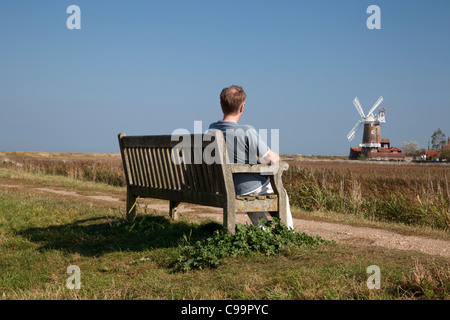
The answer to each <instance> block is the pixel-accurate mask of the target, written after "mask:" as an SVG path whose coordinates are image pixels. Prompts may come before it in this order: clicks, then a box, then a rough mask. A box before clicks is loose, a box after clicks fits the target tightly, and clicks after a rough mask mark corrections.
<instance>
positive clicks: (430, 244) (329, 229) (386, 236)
mask: <svg viewBox="0 0 450 320" xmlns="http://www.w3.org/2000/svg"><path fill="white" fill-rule="evenodd" d="M0 187H7V188H13V187H15V186H14V185H4V184H3V185H2V184H0ZM17 187H18V186H17ZM21 187H23V186H21ZM33 189H35V190H38V191H41V192H51V193H56V194H61V195H66V196H74V197H85V198H91V199H96V200H103V201H114V202H118V201H120V199H117V198H114V197H111V196H108V195H95V196H84V195H80V194H78V193H76V192H74V191H68V190H59V189H51V188H33ZM145 206H146V207H147V208H149V209H154V210H157V211H168V209H169V208H168V204H164V203H146V204H145ZM196 207H198V208H199V209H200V210H198V211H199V212H200V213H196V216H200V217H202V218H205V219H211V220H214V221H218V222H221V221H222V210H221V209H218V208H210V207H199V206H194V205H181V206H180V212H181V214H183V213H184V214H191V213H193V212H196V211H197V210H196ZM205 209H206V210H205ZM205 211H207V212H206V213H205ZM201 212H203V213H201ZM236 222H237V223H243V224H245V223H250V220H249V218H248V217H247V215H246V214H238V215H237V216H236ZM294 229H295V230H296V231H302V232H305V233H307V234H310V235H319V236H321V237H322V238H324V239H327V240H334V241H336V242H341V243H354V244H361V245H369V246H381V247H386V248H390V249H401V250H414V251H420V252H423V253H427V254H433V255H441V256H445V257H450V241H445V240H438V239H430V238H425V237H418V236H405V235H401V234H398V233H395V232H392V231H386V230H381V229H375V228H368V227H355V226H350V225H345V224H339V223H330V222H320V221H310V220H304V219H296V218H294Z"/></svg>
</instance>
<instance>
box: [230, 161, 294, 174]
mask: <svg viewBox="0 0 450 320" xmlns="http://www.w3.org/2000/svg"><path fill="white" fill-rule="evenodd" d="M230 168H231V172H232V173H259V174H261V175H266V176H271V175H275V174H277V172H279V171H280V170H281V171H286V170H287V169H288V168H289V165H288V164H287V163H286V162H278V163H275V164H272V165H267V164H254V165H251V164H230Z"/></svg>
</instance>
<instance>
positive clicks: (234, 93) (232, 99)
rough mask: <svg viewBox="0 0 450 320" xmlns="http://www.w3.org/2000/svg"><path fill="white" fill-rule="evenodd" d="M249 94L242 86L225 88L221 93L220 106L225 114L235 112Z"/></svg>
mask: <svg viewBox="0 0 450 320" xmlns="http://www.w3.org/2000/svg"><path fill="white" fill-rule="evenodd" d="M246 98H247V95H246V94H245V92H244V89H242V87H240V86H234V85H233V86H231V87H228V88H224V89H223V90H222V92H221V93H220V106H221V107H222V111H223V113H224V114H235V113H238V112H239V108H240V107H241V105H242V104H243V103H244V102H245V99H246Z"/></svg>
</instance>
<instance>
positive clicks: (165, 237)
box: [16, 215, 222, 256]
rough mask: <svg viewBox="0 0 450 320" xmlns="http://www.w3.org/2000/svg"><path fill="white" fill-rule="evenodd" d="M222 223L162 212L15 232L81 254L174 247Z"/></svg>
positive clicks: (209, 232) (44, 247) (206, 234)
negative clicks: (182, 218)
mask: <svg viewBox="0 0 450 320" xmlns="http://www.w3.org/2000/svg"><path fill="white" fill-rule="evenodd" d="M221 228H222V225H221V224H218V223H216V222H209V223H203V224H193V223H188V222H184V221H171V220H169V219H168V218H165V217H161V216H150V215H146V216H139V217H137V218H136V220H135V221H133V222H128V221H126V220H124V219H120V218H111V217H100V218H91V219H85V220H78V221H75V222H73V223H69V224H64V225H54V226H49V227H43V228H28V229H25V230H22V231H19V232H17V233H16V234H18V235H20V236H22V237H25V238H27V239H28V240H30V241H32V242H35V243H39V244H41V246H40V247H39V249H40V250H42V251H43V250H63V251H66V252H76V253H79V254H81V255H83V256H100V255H102V254H105V253H108V252H115V251H142V250H145V249H154V248H171V247H177V246H178V245H179V244H180V242H181V241H182V240H183V239H184V237H187V238H188V239H190V241H196V240H201V239H205V238H207V237H210V236H211V235H212V234H213V232H214V231H215V230H218V229H221Z"/></svg>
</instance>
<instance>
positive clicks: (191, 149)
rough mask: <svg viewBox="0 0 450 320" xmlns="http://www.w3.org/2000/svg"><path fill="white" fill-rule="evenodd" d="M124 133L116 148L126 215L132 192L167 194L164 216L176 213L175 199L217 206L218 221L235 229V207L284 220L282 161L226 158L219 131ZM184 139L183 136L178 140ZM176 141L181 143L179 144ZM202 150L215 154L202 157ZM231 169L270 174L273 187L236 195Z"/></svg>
mask: <svg viewBox="0 0 450 320" xmlns="http://www.w3.org/2000/svg"><path fill="white" fill-rule="evenodd" d="M179 138H182V139H183V140H179V139H178V140H177V139H174V140H176V141H172V136H170V135H161V136H127V135H125V134H123V133H121V134H119V145H120V152H121V155H122V161H123V167H124V172H125V178H126V183H127V205H126V207H127V219H129V220H132V219H134V217H135V215H136V201H137V199H138V198H157V199H164V200H169V203H170V204H169V212H170V217H171V218H173V219H177V218H178V209H177V207H178V205H179V204H180V203H181V202H186V203H193V204H199V205H205V206H212V207H220V208H223V226H224V228H225V229H226V230H227V231H228V232H231V233H234V231H235V214H236V212H269V213H270V214H271V215H272V216H275V217H278V218H280V220H281V222H282V223H284V224H286V222H287V219H286V217H287V214H286V209H287V208H286V191H285V189H284V188H283V184H282V180H281V170H280V169H282V170H287V168H288V165H287V163H284V162H283V163H281V164H275V165H261V164H256V165H248V164H233V163H228V162H229V161H227V159H228V155H227V148H226V142H225V139H224V136H223V133H222V132H221V131H217V130H215V131H212V132H211V133H208V134H190V135H183V136H179ZM184 139H186V140H184ZM180 141H183V143H185V145H184V147H183V148H180ZM205 154H207V155H211V156H213V157H214V158H215V159H216V160H219V161H214V162H213V163H211V161H210V160H208V161H205V156H204V155H205ZM234 173H261V174H263V175H268V176H270V180H271V184H272V187H273V190H274V194H273V195H267V196H236V194H235V190H234V184H233V177H232V175H233V174H234Z"/></svg>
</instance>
